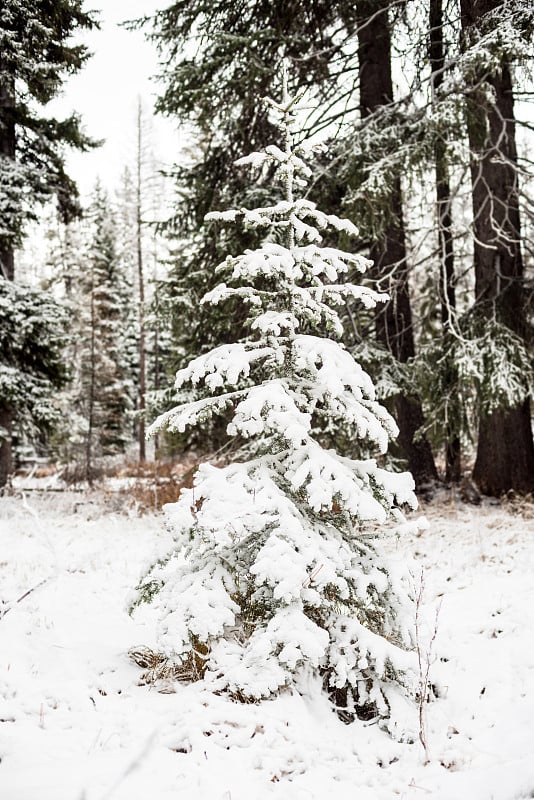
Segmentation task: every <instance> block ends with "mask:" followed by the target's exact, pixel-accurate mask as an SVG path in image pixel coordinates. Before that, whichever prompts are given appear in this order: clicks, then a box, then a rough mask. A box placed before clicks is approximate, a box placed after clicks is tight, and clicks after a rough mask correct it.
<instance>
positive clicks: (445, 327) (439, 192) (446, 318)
mask: <svg viewBox="0 0 534 800" xmlns="http://www.w3.org/2000/svg"><path fill="white" fill-rule="evenodd" d="M429 23H430V26H429V27H430V37H429V38H430V41H429V56H430V67H431V70H432V77H431V81H432V100H433V102H434V100H435V96H436V93H437V92H438V90H439V87H440V86H441V84H442V82H443V77H444V70H445V49H444V46H443V4H442V0H430V14H429ZM434 164H435V173H436V214H437V223H438V241H439V263H440V273H439V275H440V277H439V287H440V298H441V324H442V331H443V332H442V337H443V347H444V351H447V349H448V346H449V344H450V340H451V335H452V326H453V324H454V321H455V317H456V274H455V269H454V248H453V237H452V215H451V191H450V184H449V174H448V166H447V148H446V142H445V140H444V139H443V138H441V137H440V136H439V135H438V136H437V138H436V141H435V143H434ZM444 370H445V376H444V382H443V386H444V390H445V393H446V394H447V405H448V407H449V409H450V411H451V413H450V414H449V415H448V420H447V443H446V446H445V480H446V481H447V482H453V483H458V482H459V481H460V480H461V477H462V453H461V444H460V433H459V430H458V422H457V421H458V418H459V409H458V408H457V404H458V402H459V400H458V398H457V397H455V396H454V395H455V387H456V386H457V380H458V370H457V368H456V365H455V364H454V362H453V360H452V359H451V358H449V359H448V360H447V361H446V363H445V364H444Z"/></svg>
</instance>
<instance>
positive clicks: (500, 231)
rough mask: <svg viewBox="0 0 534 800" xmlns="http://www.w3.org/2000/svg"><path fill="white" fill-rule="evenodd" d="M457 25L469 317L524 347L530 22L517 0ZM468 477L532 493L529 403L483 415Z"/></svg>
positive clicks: (498, 489)
mask: <svg viewBox="0 0 534 800" xmlns="http://www.w3.org/2000/svg"><path fill="white" fill-rule="evenodd" d="M461 22H462V32H463V42H464V50H465V52H466V53H467V59H466V61H467V65H468V66H470V67H471V70H470V73H468V80H469V83H468V86H469V93H468V97H467V127H468V133H469V144H470V149H471V158H472V161H471V180H472V199H473V216H474V221H473V230H474V245H473V246H474V265H475V296H476V297H475V311H476V315H477V318H478V320H479V321H480V322H481V324H482V325H483V326H491V325H498V326H501V327H502V328H503V329H504V330H505V332H508V333H509V334H512V336H515V337H517V339H519V340H520V341H525V340H526V339H527V337H528V335H529V332H528V326H527V309H526V293H525V286H524V266H523V258H522V252H521V227H520V216H519V188H518V180H519V174H518V166H517V147H516V135H515V116H514V94H513V84H512V72H511V61H512V59H513V58H514V56H515V54H516V52H517V48H518V45H520V44H521V39H522V38H523V37H524V36H525V35H529V34H530V35H531V34H532V30H533V20H532V18H531V19H530V22H529V17H528V13H527V11H526V9H525V7H524V4H520V3H518V2H515V0H510V1H509V2H508V1H507V0H505V1H504V2H503V1H502V0H461ZM510 23H512V24H510ZM523 26H524V27H523ZM496 378H497V376H495V378H494V380H496ZM525 394H526V392H525ZM473 477H474V480H475V481H476V482H477V484H478V485H479V486H480V488H481V489H482V491H484V492H485V493H487V494H490V495H499V494H501V493H503V492H506V491H507V490H509V489H516V490H519V491H526V492H528V491H532V490H533V489H534V443H533V436H532V424H531V413H530V397H528V396H525V397H524V399H523V400H522V401H520V402H517V403H516V404H514V405H513V406H512V407H505V406H502V407H500V408H496V409H494V410H492V411H489V412H488V411H487V410H485V409H484V408H482V409H481V412H480V424H479V437H478V448H477V457H476V463H475V467H474V471H473Z"/></svg>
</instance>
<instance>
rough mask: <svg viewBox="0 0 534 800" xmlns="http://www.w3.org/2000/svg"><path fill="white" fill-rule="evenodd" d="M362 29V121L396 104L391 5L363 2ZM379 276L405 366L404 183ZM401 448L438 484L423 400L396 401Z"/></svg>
mask: <svg viewBox="0 0 534 800" xmlns="http://www.w3.org/2000/svg"><path fill="white" fill-rule="evenodd" d="M359 12H360V13H359V17H360V20H359V26H358V31H359V32H358V59H359V79H360V108H361V115H362V119H363V118H365V117H367V116H369V115H370V114H372V113H373V112H374V111H376V110H377V109H378V108H379V107H380V106H382V105H386V104H389V103H391V102H392V101H393V81H392V74H391V39H390V30H389V23H388V2H387V1H386V0H379V2H360V5H359ZM370 257H371V259H372V260H373V261H374V263H375V271H376V274H377V275H378V276H379V277H380V278H381V280H382V283H383V284H384V283H386V282H387V285H386V286H385V287H384V288H385V289H386V291H387V292H388V294H389V295H390V301H389V302H388V303H387V304H386V305H385V307H384V306H383V305H381V306H380V307H379V310H378V311H377V317H376V328H377V335H378V338H379V340H380V341H381V342H382V344H384V345H385V347H387V348H388V350H389V351H390V352H391V353H392V354H393V355H394V357H395V358H396V359H397V360H398V361H401V362H405V361H407V360H408V359H409V358H411V357H412V356H413V355H414V354H415V346H414V338H413V327H412V313H411V305H410V296H409V286H408V265H407V262H406V243H405V235H404V220H403V214H402V193H401V181H400V177H397V178H396V179H395V180H394V181H393V184H392V186H391V193H390V213H389V217H388V220H387V222H386V225H385V229H384V233H383V235H382V238H381V239H380V240H379V241H377V242H376V244H375V245H373V247H372V248H371V253H370ZM396 413H397V422H398V426H399V431H400V432H399V438H398V442H399V446H400V449H401V451H402V454H403V456H404V457H405V458H406V459H407V461H408V467H409V469H410V471H411V473H412V475H413V477H414V479H415V482H416V485H417V486H418V487H421V486H423V485H424V484H427V483H429V482H431V481H434V480H437V477H438V475H437V470H436V466H435V463H434V457H433V455H432V450H431V448H430V445H429V443H428V440H427V439H426V437H425V436H419V437H417V439H416V438H415V435H416V432H417V431H418V430H419V428H421V427H422V425H423V422H424V419H423V411H422V407H421V401H420V399H419V398H418V397H417V396H415V395H411V396H404V395H399V396H398V397H397V398H396Z"/></svg>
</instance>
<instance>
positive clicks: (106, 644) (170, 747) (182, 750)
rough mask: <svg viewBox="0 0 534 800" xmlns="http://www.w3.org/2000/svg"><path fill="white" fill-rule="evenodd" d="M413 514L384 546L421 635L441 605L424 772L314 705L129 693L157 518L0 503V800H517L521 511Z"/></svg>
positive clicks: (524, 595) (528, 745) (525, 515)
mask: <svg viewBox="0 0 534 800" xmlns="http://www.w3.org/2000/svg"><path fill="white" fill-rule="evenodd" d="M425 513H426V516H427V517H428V519H429V523H430V527H429V529H428V530H427V531H425V532H424V533H423V534H422V535H420V536H419V537H414V538H411V539H407V540H406V541H405V542H403V543H402V545H401V546H402V549H403V553H402V555H404V553H405V554H406V557H408V556H412V555H413V556H415V557H416V559H417V561H418V562H419V566H418V567H416V569H417V570H418V569H420V568H421V566H422V567H423V568H424V576H425V577H424V582H425V607H424V609H423V611H424V616H425V618H426V619H427V621H428V625H427V627H426V630H425V634H424V635H425V636H426V637H427V638H428V637H429V636H430V635H431V633H432V627H433V619H434V613H435V608H436V604H438V603H440V602H441V610H440V613H439V620H438V630H437V638H436V642H435V645H434V649H435V655H434V659H433V661H434V663H433V664H432V667H431V674H430V679H431V681H432V683H434V684H436V686H437V687H438V690H439V695H440V697H439V699H437V700H436V701H434V702H433V703H431V704H429V705H428V707H427V710H426V717H427V728H428V740H429V748H430V763H428V764H425V763H424V754H423V751H422V748H421V745H420V744H419V742H417V741H416V742H415V743H412V744H409V743H399V742H396V741H393V740H391V739H390V738H388V737H387V736H386V734H384V733H383V732H381V731H380V730H379V729H378V727H377V726H376V725H367V726H366V725H365V724H364V723H361V722H357V723H355V724H353V725H349V726H346V725H343V724H342V723H340V722H339V721H338V720H337V718H336V717H335V716H334V715H333V714H332V713H331V712H330V711H329V708H328V706H327V704H326V702H325V700H324V699H323V698H322V697H320V696H308V697H305V698H302V697H295V696H293V697H291V696H286V697H281V698H279V699H277V700H275V701H272V702H265V703H262V704H260V705H238V704H233V703H231V702H229V701H228V700H225V699H224V698H221V697H213V696H211V695H208V694H207V693H206V692H204V691H203V689H202V687H201V686H200V685H198V684H197V685H193V686H186V687H183V686H177V687H176V692H175V693H174V694H161V693H158V692H157V691H156V690H154V689H150V688H147V687H143V686H138V685H137V682H138V680H139V673H140V670H139V669H138V668H137V667H136V666H134V665H133V664H131V663H130V662H129V660H128V658H127V655H126V653H127V651H128V649H129V648H130V647H131V646H133V645H138V644H148V645H150V644H151V643H152V633H151V631H150V630H148V629H147V628H146V625H145V626H144V625H143V623H142V621H141V620H139V619H138V620H132V619H131V618H130V617H129V616H128V614H127V613H126V605H127V601H128V597H129V595H130V592H131V589H132V587H133V586H134V585H135V583H136V581H137V578H138V576H139V574H140V571H141V570H142V568H143V567H144V566H145V565H146V563H147V562H148V561H150V560H153V559H154V557H156V556H157V555H158V553H160V552H162V551H165V549H166V534H165V531H164V527H163V523H162V517H161V516H145V517H136V516H131V517H128V516H120V515H118V514H111V513H109V511H108V512H105V511H102V510H101V508H100V506H99V504H98V503H97V502H89V501H88V500H87V499H86V498H84V497H83V496H80V495H68V494H63V495H59V494H56V495H55V496H49V495H47V496H44V497H41V496H39V495H37V494H36V493H31V494H30V493H28V496H27V499H25V500H22V499H21V498H14V497H12V498H3V499H0V614H2V616H1V618H0V758H1V763H0V798H1V800H108V799H109V800H141V798H143V800H145V798H154V799H155V800H171V799H172V800H181V799H182V798H184V799H185V800H196V799H197V798H198V799H199V800H200V798H203V799H204V798H206V800H263V798H283V800H305V798H306V799H309V798H317V800H323V798H332V799H334V800H337V799H338V798H339V800H344V799H345V798H347V800H349V798H350V799H351V800H392V799H394V798H399V800H412V798H413V799H414V800H415V798H421V800H424V798H433V799H434V800H526V798H533V797H534V722H533V721H534V642H533V634H532V632H533V630H534V578H533V576H534V506H532V505H530V506H527V505H525V506H523V507H520V508H517V509H516V510H515V512H514V510H513V509H512V508H510V507H507V508H500V507H497V506H490V505H484V506H482V507H473V506H463V505H461V504H458V505H457V504H456V503H455V502H453V501H451V500H450V499H448V500H446V501H444V502H442V503H441V504H439V505H437V504H436V505H434V506H430V507H428V508H427V509H425ZM28 590H32V591H30V593H29V594H27V595H26V596H24V595H25V593H26V592H28ZM17 601H18V602H17ZM407 726H408V727H410V726H412V727H413V726H415V727H416V726H417V714H416V709H415V708H414V711H413V718H412V719H411V720H407Z"/></svg>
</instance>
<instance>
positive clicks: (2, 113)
mask: <svg viewBox="0 0 534 800" xmlns="http://www.w3.org/2000/svg"><path fill="white" fill-rule="evenodd" d="M0 66H2V63H1V56H0ZM0 76H4V77H3V79H2V78H1V77H0V158H8V159H9V160H10V161H13V162H14V161H15V157H16V147H15V145H16V139H15V116H14V111H15V95H14V83H13V81H11V80H10V79H9V78H7V77H5V76H6V72H5V71H1V72H0ZM0 275H1V276H2V277H3V278H5V279H6V280H8V281H12V280H14V279H15V257H14V247H13V237H11V236H0ZM0 429H1V430H2V433H1V434H0V488H2V486H5V485H6V483H7V481H8V478H9V475H10V474H11V472H12V471H13V448H12V437H13V412H12V410H11V409H9V408H2V409H0Z"/></svg>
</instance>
